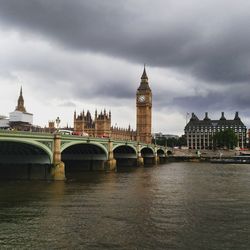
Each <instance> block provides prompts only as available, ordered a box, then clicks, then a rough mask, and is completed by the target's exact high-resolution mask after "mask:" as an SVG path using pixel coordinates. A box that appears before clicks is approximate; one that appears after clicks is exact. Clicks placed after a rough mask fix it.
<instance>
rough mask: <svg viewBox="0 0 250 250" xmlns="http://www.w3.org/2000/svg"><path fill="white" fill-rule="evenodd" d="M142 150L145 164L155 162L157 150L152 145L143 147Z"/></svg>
mask: <svg viewBox="0 0 250 250" xmlns="http://www.w3.org/2000/svg"><path fill="white" fill-rule="evenodd" d="M140 152H141V156H142V158H143V161H144V165H153V164H154V163H155V152H154V149H153V148H152V147H148V146H145V147H143V148H141V151H140Z"/></svg>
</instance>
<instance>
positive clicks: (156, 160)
mask: <svg viewBox="0 0 250 250" xmlns="http://www.w3.org/2000/svg"><path fill="white" fill-rule="evenodd" d="M159 163H160V157H159V156H158V155H157V154H155V156H154V165H158V164H159Z"/></svg>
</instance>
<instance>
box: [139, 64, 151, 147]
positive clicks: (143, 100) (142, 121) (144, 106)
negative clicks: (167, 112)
mask: <svg viewBox="0 0 250 250" xmlns="http://www.w3.org/2000/svg"><path fill="white" fill-rule="evenodd" d="M151 128H152V92H151V89H150V87H149V84H148V76H147V73H146V67H145V65H144V69H143V73H142V76H141V83H140V86H139V87H138V89H137V92H136V131H137V141H140V142H144V143H151Z"/></svg>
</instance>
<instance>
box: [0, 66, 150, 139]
mask: <svg viewBox="0 0 250 250" xmlns="http://www.w3.org/2000/svg"><path fill="white" fill-rule="evenodd" d="M32 121H33V114H31V113H28V112H26V109H25V107H24V98H23V93H22V87H21V90H20V95H19V98H18V101H17V106H16V109H15V111H14V112H11V113H10V118H7V117H4V116H0V128H2V129H14V130H22V131H36V132H49V133H53V132H55V131H56V128H55V121H49V126H48V127H45V128H41V127H39V126H33V124H32ZM151 127H152V92H151V89H150V87H149V83H148V76H147V73H146V69H145V66H144V70H143V74H142V76H141V82H140V85H139V87H138V89H137V92H136V130H135V131H134V130H132V129H131V128H130V126H129V127H128V128H126V129H123V128H118V127H117V126H115V127H114V126H112V125H111V111H109V112H107V111H106V110H104V111H102V112H100V113H99V114H98V113H97V111H95V115H94V118H92V116H91V114H90V112H89V111H87V112H86V113H85V112H84V111H83V112H81V113H80V114H78V115H77V114H76V111H75V112H74V126H73V128H68V127H67V129H70V130H72V131H73V132H74V133H75V134H76V135H77V134H78V135H83V134H84V133H87V134H88V135H89V136H93V137H107V138H112V139H116V140H119V139H120V140H134V141H140V142H144V143H151V141H152V138H151Z"/></svg>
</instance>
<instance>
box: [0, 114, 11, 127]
mask: <svg viewBox="0 0 250 250" xmlns="http://www.w3.org/2000/svg"><path fill="white" fill-rule="evenodd" d="M9 126H10V125H9V119H8V118H7V117H6V116H2V115H0V129H6V128H9Z"/></svg>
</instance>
